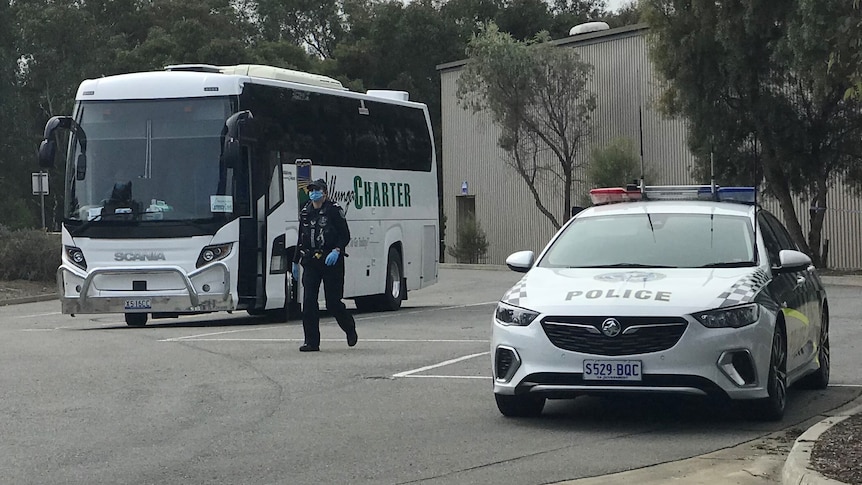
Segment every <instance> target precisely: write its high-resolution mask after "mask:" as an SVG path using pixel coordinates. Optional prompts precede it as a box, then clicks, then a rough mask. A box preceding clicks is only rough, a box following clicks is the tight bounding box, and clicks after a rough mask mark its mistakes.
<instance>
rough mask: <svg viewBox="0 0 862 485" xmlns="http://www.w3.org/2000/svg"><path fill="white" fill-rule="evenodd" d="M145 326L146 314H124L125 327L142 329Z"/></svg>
mask: <svg viewBox="0 0 862 485" xmlns="http://www.w3.org/2000/svg"><path fill="white" fill-rule="evenodd" d="M146 324H147V314H146V313H126V325H128V326H130V327H143V326H144V325H146Z"/></svg>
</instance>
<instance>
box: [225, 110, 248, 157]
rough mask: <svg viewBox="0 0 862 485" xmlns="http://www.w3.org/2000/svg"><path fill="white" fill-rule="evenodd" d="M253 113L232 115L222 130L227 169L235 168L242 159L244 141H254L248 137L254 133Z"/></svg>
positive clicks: (244, 112)
mask: <svg viewBox="0 0 862 485" xmlns="http://www.w3.org/2000/svg"><path fill="white" fill-rule="evenodd" d="M253 119H254V116H252V114H251V111H248V110H245V111H239V112H237V113H234V114H232V115H230V117H229V118H228V119H227V121H225V122H224V128H223V129H222V138H223V139H224V141H223V143H222V160H223V161H224V164H225V166H226V167H227V168H234V167H236V166H237V165H238V164H239V161H240V158H241V157H242V143H241V141H242V140H246V141H252V140H253V139H252V138H250V137H249V136H248V135H250V134H251V132H253V129H252V123H251V120H253Z"/></svg>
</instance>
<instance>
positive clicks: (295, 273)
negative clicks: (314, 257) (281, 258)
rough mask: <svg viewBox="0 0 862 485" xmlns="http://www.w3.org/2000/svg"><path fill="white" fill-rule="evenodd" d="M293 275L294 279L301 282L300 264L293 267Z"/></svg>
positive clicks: (294, 264)
mask: <svg viewBox="0 0 862 485" xmlns="http://www.w3.org/2000/svg"><path fill="white" fill-rule="evenodd" d="M290 272H291V274H292V275H293V279H295V280H296V281H299V264H298V263H293V267H292V268H291V271H290Z"/></svg>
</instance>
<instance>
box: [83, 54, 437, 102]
mask: <svg viewBox="0 0 862 485" xmlns="http://www.w3.org/2000/svg"><path fill="white" fill-rule="evenodd" d="M247 82H254V83H259V84H269V85H272V86H280V87H286V88H292V89H302V90H306V91H314V92H329V93H330V94H334V95H342V96H348V97H355V98H358V99H377V100H383V101H387V102H390V103H394V104H404V105H411V106H414V107H416V106H418V105H420V104H422V103H415V102H411V101H409V95H408V94H407V93H406V92H404V91H388V90H371V91H368V92H367V93H365V94H363V93H356V92H352V91H349V90H347V88H345V87H344V86H343V85H342V84H341V83H340V82H339V81H338V80H336V79H333V78H330V77H327V76H322V75H319V74H311V73H306V72H301V71H294V70H290V69H283V68H279V67H272V66H263V65H257V64H239V65H236V66H213V65H209V64H178V65H171V66H167V67H165V70H164V71H151V72H135V73H128V74H118V75H115V76H107V77H102V78H98V79H87V80H85V81H83V82H82V83H81V85H80V86H79V87H78V93H77V95H76V97H75V99H76V100H77V101H89V100H101V101H107V100H136V99H176V98H194V97H205V96H206V97H209V96H230V95H239V94H241V93H242V90H243V85H244V84H245V83H247ZM333 91H335V92H333Z"/></svg>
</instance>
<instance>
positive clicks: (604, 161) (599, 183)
mask: <svg viewBox="0 0 862 485" xmlns="http://www.w3.org/2000/svg"><path fill="white" fill-rule="evenodd" d="M588 170H589V179H590V183H591V184H592V186H593V187H625V186H626V184H630V183H632V182H633V181H635V180H637V179H639V178H640V176H641V174H640V157H639V156H638V154H637V150H636V149H635V145H634V143H633V142H632V141H631V140H630V139H628V138H614V139H613V140H611V142H610V143H609V144H608V145H607V146H606V147H604V148H595V149H593V151H592V160H591V161H590V166H589V169H588Z"/></svg>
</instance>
